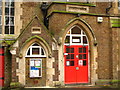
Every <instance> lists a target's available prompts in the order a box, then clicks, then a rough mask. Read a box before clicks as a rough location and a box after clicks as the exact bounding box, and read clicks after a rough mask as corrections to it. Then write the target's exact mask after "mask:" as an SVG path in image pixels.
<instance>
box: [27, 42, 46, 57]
mask: <svg viewBox="0 0 120 90" xmlns="http://www.w3.org/2000/svg"><path fill="white" fill-rule="evenodd" d="M34 44H35V43H33V44H32V45H34ZM36 44H37V43H36ZM32 45H31V46H30V47H29V48H28V50H27V52H26V56H25V57H46V53H45V50H44V49H43V48H42V47H41V46H32ZM38 45H39V44H38ZM32 48H39V54H38V55H32ZM29 49H30V55H27V53H28V51H29ZM41 49H43V52H44V55H42V54H41Z"/></svg>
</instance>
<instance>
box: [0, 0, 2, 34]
mask: <svg viewBox="0 0 120 90" xmlns="http://www.w3.org/2000/svg"><path fill="white" fill-rule="evenodd" d="M0 34H2V0H0Z"/></svg>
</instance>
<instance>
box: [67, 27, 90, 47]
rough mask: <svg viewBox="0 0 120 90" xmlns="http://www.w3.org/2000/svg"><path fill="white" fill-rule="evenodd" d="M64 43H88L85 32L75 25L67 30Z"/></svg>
mask: <svg viewBox="0 0 120 90" xmlns="http://www.w3.org/2000/svg"><path fill="white" fill-rule="evenodd" d="M65 45H88V38H87V36H86V34H85V32H84V31H83V30H82V29H81V28H80V27H79V26H77V25H75V26H73V27H72V28H71V29H70V30H69V31H68V32H67V34H66V38H65Z"/></svg>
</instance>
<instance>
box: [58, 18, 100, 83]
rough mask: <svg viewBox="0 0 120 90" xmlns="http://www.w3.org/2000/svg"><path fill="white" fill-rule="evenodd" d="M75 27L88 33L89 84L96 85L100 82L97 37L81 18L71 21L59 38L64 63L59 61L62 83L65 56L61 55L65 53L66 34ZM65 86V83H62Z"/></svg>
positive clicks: (61, 57) (61, 58) (60, 58)
mask: <svg viewBox="0 0 120 90" xmlns="http://www.w3.org/2000/svg"><path fill="white" fill-rule="evenodd" d="M74 25H77V26H79V27H80V28H81V29H82V30H83V31H84V32H85V33H86V36H87V37H88V40H89V63H90V65H89V70H90V71H89V77H88V79H89V83H90V84H95V82H96V81H97V80H98V77H97V61H96V59H97V57H98V53H97V46H96V45H97V40H96V37H95V34H94V32H93V30H92V28H91V26H90V25H89V24H88V23H87V22H86V21H84V20H83V19H81V18H79V17H78V18H74V19H72V20H71V21H69V22H68V23H67V24H66V26H65V27H64V28H63V29H62V31H61V33H60V35H59V36H60V38H59V42H60V43H61V44H60V46H59V56H60V57H59V60H62V61H59V65H60V67H62V69H61V68H59V70H60V77H59V79H60V81H62V82H64V73H65V72H64V67H63V66H64V55H63V54H61V53H64V41H65V37H66V34H67V32H68V31H69V30H70V29H71V28H72V27H73V26H74ZM62 84H64V83H62Z"/></svg>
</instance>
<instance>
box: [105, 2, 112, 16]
mask: <svg viewBox="0 0 120 90" xmlns="http://www.w3.org/2000/svg"><path fill="white" fill-rule="evenodd" d="M109 4H110V5H109V7H108V8H106V14H109V11H110V9H111V8H112V1H111V2H110V3H109Z"/></svg>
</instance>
